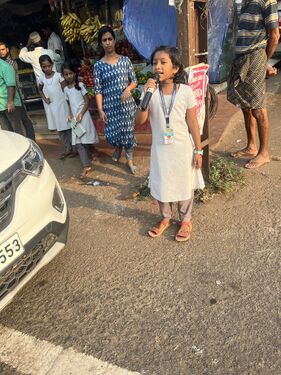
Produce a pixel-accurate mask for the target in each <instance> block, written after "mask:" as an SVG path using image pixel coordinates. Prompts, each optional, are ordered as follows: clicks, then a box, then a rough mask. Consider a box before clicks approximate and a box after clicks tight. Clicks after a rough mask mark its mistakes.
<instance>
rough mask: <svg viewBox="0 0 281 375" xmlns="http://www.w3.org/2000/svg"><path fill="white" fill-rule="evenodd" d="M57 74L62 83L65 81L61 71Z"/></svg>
mask: <svg viewBox="0 0 281 375" xmlns="http://www.w3.org/2000/svg"><path fill="white" fill-rule="evenodd" d="M57 74H58V75H59V81H60V83H61V82H63V81H64V78H63V76H62V75H61V74H60V73H57Z"/></svg>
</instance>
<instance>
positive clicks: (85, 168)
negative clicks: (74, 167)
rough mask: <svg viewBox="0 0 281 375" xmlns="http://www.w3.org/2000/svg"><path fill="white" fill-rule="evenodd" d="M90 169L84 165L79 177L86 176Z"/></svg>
mask: <svg viewBox="0 0 281 375" xmlns="http://www.w3.org/2000/svg"><path fill="white" fill-rule="evenodd" d="M91 171H92V168H91V167H84V168H83V171H82V173H81V174H80V178H82V179H83V178H86V177H87V176H88V174H89V173H90V172H91Z"/></svg>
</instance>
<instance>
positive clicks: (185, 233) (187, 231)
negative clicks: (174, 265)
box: [175, 221, 192, 242]
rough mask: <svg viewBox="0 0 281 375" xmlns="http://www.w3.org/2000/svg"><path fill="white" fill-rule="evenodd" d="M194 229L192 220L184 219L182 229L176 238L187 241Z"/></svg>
mask: <svg viewBox="0 0 281 375" xmlns="http://www.w3.org/2000/svg"><path fill="white" fill-rule="evenodd" d="M191 231H192V224H191V222H190V221H183V222H182V223H181V226H180V229H179V230H178V231H177V234H176V236H175V240H176V241H177V242H185V241H188V240H189V239H190V235H191Z"/></svg>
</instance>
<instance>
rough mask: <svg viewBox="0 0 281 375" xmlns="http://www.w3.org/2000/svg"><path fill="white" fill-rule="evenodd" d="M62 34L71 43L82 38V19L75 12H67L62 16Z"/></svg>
mask: <svg viewBox="0 0 281 375" xmlns="http://www.w3.org/2000/svg"><path fill="white" fill-rule="evenodd" d="M60 21H61V26H62V28H63V32H62V35H63V36H64V37H65V41H66V42H67V43H69V44H73V43H75V42H77V40H79V38H80V27H81V21H80V19H79V18H78V17H77V15H76V14H75V13H67V14H64V15H63V16H61V19H60Z"/></svg>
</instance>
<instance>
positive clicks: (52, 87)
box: [38, 55, 75, 159]
mask: <svg viewBox="0 0 281 375" xmlns="http://www.w3.org/2000/svg"><path fill="white" fill-rule="evenodd" d="M39 63H40V66H41V69H42V70H43V74H42V75H41V77H40V79H39V88H38V90H39V94H40V96H41V98H42V100H43V104H44V108H45V112H46V117H47V122H48V129H49V130H57V131H58V134H59V138H60V141H61V143H62V144H63V145H64V148H65V151H64V152H63V153H62V154H61V156H60V159H64V158H65V157H67V156H74V155H75V154H74V153H73V152H72V145H71V128H70V126H69V124H68V122H67V115H68V107H67V103H66V100H65V96H64V93H63V88H64V84H65V81H64V79H63V77H62V76H61V74H60V73H57V72H54V71H53V66H54V64H53V61H52V59H51V58H50V56H48V55H42V56H40V57H39Z"/></svg>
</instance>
